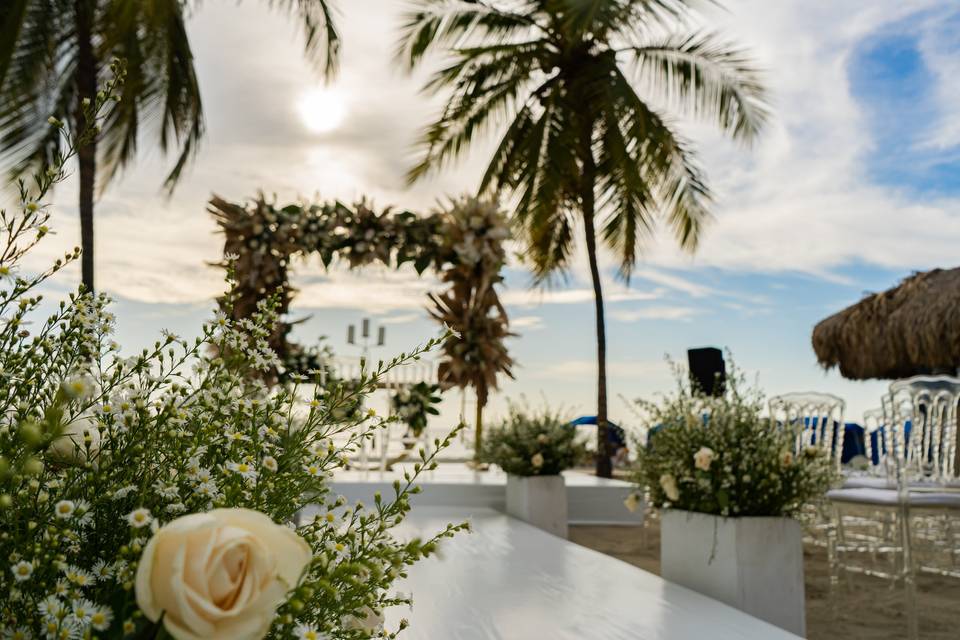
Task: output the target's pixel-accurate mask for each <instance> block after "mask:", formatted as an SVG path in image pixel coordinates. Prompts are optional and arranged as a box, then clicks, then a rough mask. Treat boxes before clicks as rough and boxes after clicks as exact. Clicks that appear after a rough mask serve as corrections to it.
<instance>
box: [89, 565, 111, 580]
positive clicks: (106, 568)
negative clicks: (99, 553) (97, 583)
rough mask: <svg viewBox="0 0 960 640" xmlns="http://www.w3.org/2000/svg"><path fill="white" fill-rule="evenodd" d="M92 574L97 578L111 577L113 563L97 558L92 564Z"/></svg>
mask: <svg viewBox="0 0 960 640" xmlns="http://www.w3.org/2000/svg"><path fill="white" fill-rule="evenodd" d="M93 575H95V576H97V580H105V579H107V578H111V577H113V565H111V564H110V563H108V562H106V561H105V560H99V561H98V562H97V563H96V564H95V565H93Z"/></svg>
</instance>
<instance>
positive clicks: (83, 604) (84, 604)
mask: <svg viewBox="0 0 960 640" xmlns="http://www.w3.org/2000/svg"><path fill="white" fill-rule="evenodd" d="M96 610H97V607H96V605H94V604H93V603H92V602H90V601H89V600H87V599H86V598H78V599H77V600H73V601H71V602H70V613H72V614H73V617H74V618H76V620H77V622H79V623H81V624H85V625H86V624H89V623H90V619H91V618H93V614H94V612H95V611H96Z"/></svg>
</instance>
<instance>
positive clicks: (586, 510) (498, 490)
mask: <svg viewBox="0 0 960 640" xmlns="http://www.w3.org/2000/svg"><path fill="white" fill-rule="evenodd" d="M412 470H413V465H412V464H398V465H396V466H395V469H394V470H393V471H354V470H351V471H338V472H336V473H335V474H334V476H333V481H332V483H331V485H330V488H331V490H332V491H333V493H334V494H340V495H343V496H345V497H346V498H347V500H349V501H350V502H351V503H355V502H357V501H360V502H363V503H364V504H373V494H374V493H376V492H378V491H379V492H380V494H381V495H382V496H383V497H384V499H390V497H391V496H393V483H394V481H395V480H400V481H401V482H403V473H404V471H411V472H412ZM563 476H564V480H565V482H566V487H567V512H568V519H569V522H570V524H594V525H642V524H643V509H637V510H636V511H635V512H630V511H629V510H627V508H626V507H625V506H624V504H623V501H624V500H625V499H626V498H627V496H628V495H630V493H632V492H633V491H634V488H633V486H632V485H631V484H630V483H628V482H623V481H622V480H611V479H607V478H598V477H596V476H593V475H589V474H586V473H579V472H576V471H566V472H564V474H563ZM416 484H417V485H419V486H420V487H421V488H422V493H420V494H418V495H415V496H412V498H411V500H410V503H411V504H412V505H414V506H433V507H461V508H464V509H469V508H477V507H487V508H490V509H496V510H499V511H503V510H504V509H505V508H506V500H507V498H506V496H507V474H505V473H504V472H503V471H501V470H499V469H496V468H494V469H490V470H488V471H475V470H473V469H470V468H469V467H468V466H467V465H465V464H460V463H440V465H439V466H438V467H437V469H436V470H434V471H426V472H423V473H421V474H420V476H419V477H418V478H417V481H416Z"/></svg>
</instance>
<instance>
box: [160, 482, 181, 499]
mask: <svg viewBox="0 0 960 640" xmlns="http://www.w3.org/2000/svg"><path fill="white" fill-rule="evenodd" d="M153 490H154V491H156V492H157V495H159V496H160V497H161V498H163V499H164V500H173V499H175V498H179V497H180V489H179V488H178V487H177V485H175V484H167V483H165V482H163V481H162V480H157V481H156V482H154V483H153Z"/></svg>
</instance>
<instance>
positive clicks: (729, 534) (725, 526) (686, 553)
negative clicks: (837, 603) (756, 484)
mask: <svg viewBox="0 0 960 640" xmlns="http://www.w3.org/2000/svg"><path fill="white" fill-rule="evenodd" d="M660 564H661V575H662V576H663V578H664V579H666V580H669V581H670V582H675V583H677V584H680V585H683V586H685V587H687V588H689V589H693V590H694V591H697V592H699V593H702V594H704V595H706V596H709V597H711V598H714V599H715V600H719V601H721V602H725V603H726V604H729V605H730V606H733V607H736V608H737V609H740V610H741V611H745V612H746V613H749V614H750V615H752V616H754V617H757V618H760V619H761V620H766V621H767V622H769V623H771V624H774V625H776V626H778V627H780V628H782V629H786V630H787V631H790V632H791V633H795V634H797V635H799V636H801V637H805V635H806V616H805V613H804V604H805V603H804V591H803V539H802V533H801V528H800V523H799V522H797V521H796V520H792V519H790V518H722V517H719V516H712V515H707V514H704V513H692V512H690V511H677V510H673V509H667V510H664V512H663V520H662V524H661V532H660Z"/></svg>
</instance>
